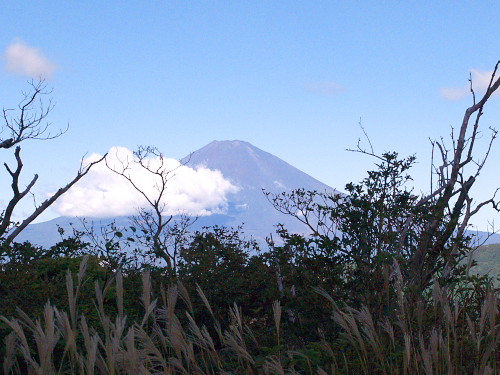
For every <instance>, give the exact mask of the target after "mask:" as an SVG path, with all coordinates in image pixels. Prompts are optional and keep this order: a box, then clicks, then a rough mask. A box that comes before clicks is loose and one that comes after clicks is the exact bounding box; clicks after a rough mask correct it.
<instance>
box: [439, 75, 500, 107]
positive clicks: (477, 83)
mask: <svg viewBox="0 0 500 375" xmlns="http://www.w3.org/2000/svg"><path fill="white" fill-rule="evenodd" d="M492 74H493V71H486V72H485V71H481V70H477V69H471V77H472V88H473V89H474V92H476V93H481V92H484V91H486V89H487V88H488V85H489V83H490V80H491V75H492ZM439 92H440V94H441V96H442V97H443V98H445V99H448V100H460V99H462V98H464V97H466V96H467V95H469V94H470V84H467V85H464V86H462V87H442V88H441V89H440V90H439Z"/></svg>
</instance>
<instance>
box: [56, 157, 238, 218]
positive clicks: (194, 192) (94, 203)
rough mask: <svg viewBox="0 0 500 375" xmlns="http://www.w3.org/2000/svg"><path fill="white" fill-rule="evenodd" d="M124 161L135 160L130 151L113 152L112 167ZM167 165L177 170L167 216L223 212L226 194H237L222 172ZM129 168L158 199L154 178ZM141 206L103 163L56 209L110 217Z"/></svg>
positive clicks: (140, 199)
mask: <svg viewBox="0 0 500 375" xmlns="http://www.w3.org/2000/svg"><path fill="white" fill-rule="evenodd" d="M98 156H99V155H98V154H94V155H91V156H89V158H88V160H87V161H86V162H88V161H90V160H96V159H97V157H98ZM124 160H130V161H133V160H134V155H133V153H132V152H131V151H130V150H128V149H127V148H125V147H112V148H111V149H110V151H109V153H108V164H109V165H111V166H113V165H117V166H119V165H121V163H122V162H123V161H124ZM146 163H151V165H154V164H155V163H159V160H157V158H151V159H149V160H146ZM164 163H166V164H165V165H167V167H168V170H173V169H175V168H177V169H176V170H175V175H174V176H173V177H172V178H171V180H170V181H169V182H168V187H167V191H166V195H165V196H164V200H163V201H162V202H163V203H165V211H164V214H165V215H175V214H178V213H180V212H182V213H186V214H190V215H200V216H201V215H210V214H213V213H220V212H224V210H225V209H226V208H227V195H228V194H229V193H234V192H236V191H238V188H237V187H236V186H234V185H233V184H232V183H231V182H229V181H228V180H226V179H225V178H224V176H223V175H222V173H221V172H220V171H214V170H210V169H208V168H204V167H198V168H196V169H193V168H190V167H187V166H180V163H179V161H177V160H175V159H166V160H164ZM130 168H131V169H130V170H129V172H130V175H131V177H132V178H133V180H134V182H135V183H136V184H138V185H139V187H140V188H141V190H143V191H144V192H146V193H147V194H148V195H149V196H150V197H156V196H157V194H158V192H157V190H156V189H155V182H157V181H156V180H155V176H154V175H152V174H151V173H148V172H147V171H145V170H144V169H142V168H141V167H139V166H138V165H135V164H134V163H130ZM140 207H145V208H147V207H148V205H147V202H146V200H145V199H144V197H143V196H141V194H140V193H138V192H137V191H136V190H135V189H134V188H133V187H132V186H131V184H130V183H129V182H128V181H127V180H126V179H125V178H123V177H122V176H119V175H117V174H116V173H114V172H112V171H111V170H109V169H108V168H107V167H106V165H105V164H104V163H101V164H98V165H96V166H95V167H94V168H93V169H92V170H91V171H90V172H89V174H88V175H87V176H85V177H84V178H83V179H82V180H81V181H80V182H79V183H78V184H76V185H75V186H74V187H73V188H72V189H71V190H69V191H68V192H67V193H66V194H65V195H63V196H62V197H61V199H60V200H59V201H58V202H57V203H56V207H55V210H56V212H57V213H59V214H60V215H63V216H87V217H111V216H122V215H133V214H135V213H136V212H137V209H138V208H140Z"/></svg>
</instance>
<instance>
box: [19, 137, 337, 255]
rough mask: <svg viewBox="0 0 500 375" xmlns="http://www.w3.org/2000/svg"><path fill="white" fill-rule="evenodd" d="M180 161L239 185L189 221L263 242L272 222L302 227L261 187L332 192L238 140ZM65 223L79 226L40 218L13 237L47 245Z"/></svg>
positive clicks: (120, 221) (275, 190) (75, 222)
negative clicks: (222, 207)
mask: <svg viewBox="0 0 500 375" xmlns="http://www.w3.org/2000/svg"><path fill="white" fill-rule="evenodd" d="M182 162H183V163H185V164H186V165H188V166H190V167H193V168H196V167H197V166H204V167H207V168H210V169H214V170H219V171H220V172H221V173H222V174H223V176H224V177H225V178H226V179H229V180H230V181H231V182H232V183H233V184H234V185H236V186H237V187H238V188H239V190H238V192H237V193H230V194H229V195H228V196H227V198H228V209H227V212H225V213H224V214H214V215H211V216H202V217H200V218H199V220H198V221H197V222H196V223H195V225H194V226H193V229H200V228H201V227H203V226H213V225H224V226H228V227H238V226H240V225H243V228H244V232H245V233H246V234H247V235H249V236H252V237H254V238H255V239H257V240H259V241H261V242H263V241H264V240H265V237H266V236H269V235H270V234H271V233H274V232H275V229H276V228H275V226H276V225H277V224H278V223H282V224H284V225H285V226H286V227H287V228H288V229H289V231H290V232H296V233H304V232H307V228H306V227H305V226H304V225H303V224H301V223H300V222H298V221H297V220H296V219H293V218H291V217H289V216H286V215H284V214H281V213H279V212H277V211H276V210H274V208H273V207H272V205H271V204H270V203H269V201H268V200H267V198H266V197H265V195H264V193H263V192H262V189H265V190H266V191H269V192H273V193H280V192H283V191H291V190H293V189H296V188H305V189H307V190H317V191H321V192H324V191H335V190H334V189H333V188H331V187H329V186H328V185H326V184H324V183H322V182H320V181H318V180H316V179H314V178H313V177H311V176H309V175H307V174H306V173H304V172H302V171H300V170H299V169H297V168H295V167H293V166H291V165H290V164H288V163H286V162H285V161H283V160H281V159H280V158H278V157H276V156H274V155H272V154H270V153H268V152H265V151H263V150H261V149H259V148H257V147H255V146H253V145H252V144H250V143H248V142H244V141H238V140H234V141H213V142H211V143H209V144H208V145H206V146H205V147H203V148H201V149H199V150H198V151H195V152H193V153H191V154H190V155H189V156H187V157H185V158H183V159H182ZM113 220H116V222H117V225H124V226H125V225H127V223H128V220H127V218H126V217H119V218H109V219H97V220H96V222H97V223H99V222H100V223H102V224H104V225H105V224H108V223H110V222H111V221H113ZM70 223H72V224H73V225H74V227H75V228H77V229H82V226H81V223H80V221H79V219H78V218H70V217H59V218H56V219H53V220H51V221H47V222H44V223H38V224H32V225H30V226H28V228H26V230H25V231H24V232H23V233H22V234H21V235H20V236H19V237H18V239H17V240H18V241H24V240H29V241H31V242H33V243H36V244H38V245H42V246H50V245H52V244H54V243H55V242H57V241H58V240H60V236H59V234H58V232H57V226H60V227H61V228H63V229H65V230H66V231H67V230H68V229H70V227H71V226H70Z"/></svg>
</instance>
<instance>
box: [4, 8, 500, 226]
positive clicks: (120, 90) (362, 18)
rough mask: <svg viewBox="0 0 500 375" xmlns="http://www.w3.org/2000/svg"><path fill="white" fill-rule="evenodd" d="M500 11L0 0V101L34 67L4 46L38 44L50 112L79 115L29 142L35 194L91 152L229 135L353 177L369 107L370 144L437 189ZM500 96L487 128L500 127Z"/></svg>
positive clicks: (494, 41)
mask: <svg viewBox="0 0 500 375" xmlns="http://www.w3.org/2000/svg"><path fill="white" fill-rule="evenodd" d="M499 13H500V12H499V2H498V1H496V0H495V1H492V0H484V1H476V2H471V1H440V2H433V1H405V2H400V1H384V2H381V1H144V0H142V1H127V2H112V1H85V2H76V1H37V2H27V1H15V2H14V1H12V2H4V4H2V11H1V12H0V23H1V25H2V31H1V32H0V55H1V56H2V61H1V63H2V69H1V70H0V104H1V105H2V106H4V107H9V106H12V105H15V104H16V103H17V102H18V100H19V98H20V92H21V90H22V89H26V87H27V86H26V80H27V79H28V78H29V73H27V72H26V71H22V70H16V69H14V68H12V67H10V68H9V66H8V54H7V52H8V50H9V47H12V46H13V45H22V46H25V47H28V48H33V49H36V50H35V51H36V53H38V55H39V57H40V56H42V57H43V58H44V59H45V60H44V62H45V63H46V64H48V65H47V66H46V68H47V69H49V70H47V71H46V73H47V74H46V75H47V76H48V77H50V78H49V79H48V84H49V85H50V87H53V94H52V97H53V98H54V100H55V101H56V102H57V106H56V107H55V109H54V111H53V112H52V114H51V117H50V120H51V122H52V123H53V125H54V126H55V127H58V126H60V127H65V126H66V124H68V123H69V125H70V128H69V130H68V132H67V133H66V134H64V136H63V137H61V138H59V139H57V140H54V141H50V142H38V143H37V142H31V143H27V144H26V145H25V146H23V152H24V155H25V159H26V163H25V164H26V172H27V173H28V175H27V176H29V173H33V172H35V171H36V172H39V173H40V182H39V183H38V186H37V190H36V192H37V193H38V194H43V193H44V192H46V191H50V190H51V189H54V188H56V187H57V186H58V185H60V184H62V183H64V181H66V180H68V179H69V178H70V177H71V176H72V175H73V174H74V171H75V170H76V169H77V168H78V165H79V160H80V158H81V157H82V156H83V155H84V154H85V153H93V152H98V153H104V152H106V151H107V150H109V149H110V148H111V147H113V146H124V147H127V148H129V149H134V148H135V147H136V146H137V145H139V144H144V145H156V146H158V147H159V148H160V149H161V150H162V151H163V152H164V153H165V154H166V155H168V156H170V157H173V158H181V157H183V156H185V155H186V154H188V153H189V152H191V151H194V150H196V149H198V148H200V147H202V146H204V145H205V144H207V143H209V142H210V141H212V140H224V139H241V140H245V141H248V142H251V143H252V144H254V145H255V146H257V147H260V148H262V149H264V150H266V151H269V152H271V153H273V154H275V155H277V156H278V157H281V158H282V159H284V160H285V161H287V162H289V163H290V164H292V165H294V166H296V167H297V168H299V169H301V170H303V171H304V172H306V173H308V174H310V175H312V176H313V177H315V178H317V179H319V180H321V181H322V182H325V183H327V184H329V185H331V186H333V187H337V188H342V187H343V186H344V185H345V184H346V183H347V182H349V181H359V180H360V179H362V178H363V177H364V175H365V171H366V170H367V169H370V168H373V163H374V160H373V159H370V158H368V157H366V156H363V155H359V154H353V153H349V152H346V151H345V149H346V148H352V147H355V145H356V143H357V140H358V138H360V137H362V135H363V134H362V132H361V130H360V128H359V127H358V122H359V120H360V118H361V120H362V123H363V125H364V127H365V129H366V131H367V132H368V134H369V135H370V138H371V142H372V143H373V145H374V147H375V151H378V152H382V151H385V150H395V151H398V152H400V153H401V154H402V155H410V154H416V155H417V157H418V161H419V164H418V165H417V166H416V167H415V170H414V173H413V174H414V176H415V186H416V189H417V190H426V189H428V181H429V177H428V174H429V163H430V150H431V148H430V142H429V137H431V138H436V137H440V136H443V137H445V138H448V135H449V133H450V129H451V126H455V127H457V126H458V125H459V123H460V121H461V118H462V116H463V113H464V110H465V109H466V107H467V106H468V105H470V104H471V98H470V97H469V96H467V95H465V96H463V97H461V95H460V93H461V90H463V88H464V87H466V85H467V79H468V75H469V72H471V71H473V72H476V73H474V74H475V77H476V78H477V80H479V79H480V76H481V74H484V73H486V72H488V71H490V70H492V68H493V66H494V64H495V62H496V61H497V59H498V58H499V45H500V38H499V22H498V16H499ZM498 104H499V103H498V96H497V97H495V98H494V99H493V100H492V101H491V103H490V105H489V106H488V107H487V108H486V110H487V113H486V114H485V115H484V117H483V122H482V124H483V126H484V129H485V130H486V129H487V127H488V126H493V127H495V128H499V123H498V122H499V116H498V115H499V111H498V108H499V107H498ZM486 140H487V132H485V134H484V138H483V139H482V141H483V143H484V142H485V141H486ZM499 158H500V149H499V143H498V142H496V143H495V145H494V148H493V151H492V154H491V158H490V163H489V165H488V166H487V167H486V168H485V170H484V173H483V176H482V182H480V183H479V184H478V187H477V193H476V196H477V198H478V199H486V198H487V197H489V196H490V195H491V193H492V192H493V191H494V188H495V187H497V186H500V177H499V174H498V164H499V163H498V161H499ZM26 178H28V177H26ZM0 181H1V182H4V185H2V186H6V185H5V179H4V180H0ZM2 189H4V187H2ZM28 208H29V206H26V210H27V209H28ZM18 214H19V215H20V216H22V212H19V213H18ZM50 215H52V216H53V215H55V213H52V214H50ZM50 215H49V216H46V217H50ZM492 218H495V214H494V213H493V211H491V210H485V211H483V213H482V214H481V215H480V216H478V219H477V220H476V222H477V223H478V225H480V226H481V228H482V229H484V228H485V226H486V222H487V220H489V219H492ZM496 221H497V226H498V225H499V224H500V222H499V219H498V217H496Z"/></svg>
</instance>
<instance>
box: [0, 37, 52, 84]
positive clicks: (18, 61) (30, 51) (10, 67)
mask: <svg viewBox="0 0 500 375" xmlns="http://www.w3.org/2000/svg"><path fill="white" fill-rule="evenodd" d="M4 56H5V69H6V70H7V71H8V72H10V73H13V74H17V75H21V76H28V77H32V78H51V77H52V76H53V74H54V72H55V71H56V69H57V66H56V65H55V64H54V63H53V62H51V61H50V60H49V59H47V58H46V57H45V56H44V55H43V53H42V52H41V51H40V49H38V48H35V47H32V46H29V45H27V44H26V43H25V42H23V41H22V40H19V39H16V40H14V41H13V42H12V43H11V44H10V45H9V46H8V47H7V49H6V50H5V55H4Z"/></svg>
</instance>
